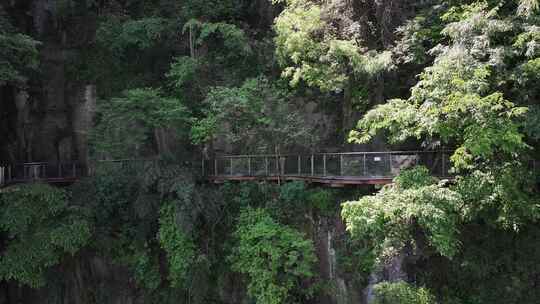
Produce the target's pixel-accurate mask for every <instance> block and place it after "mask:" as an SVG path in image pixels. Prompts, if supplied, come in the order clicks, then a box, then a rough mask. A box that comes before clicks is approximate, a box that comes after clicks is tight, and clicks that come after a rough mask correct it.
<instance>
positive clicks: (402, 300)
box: [373, 282, 436, 304]
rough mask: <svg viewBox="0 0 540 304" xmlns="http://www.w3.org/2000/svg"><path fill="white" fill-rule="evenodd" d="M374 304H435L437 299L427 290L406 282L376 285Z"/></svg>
mask: <svg viewBox="0 0 540 304" xmlns="http://www.w3.org/2000/svg"><path fill="white" fill-rule="evenodd" d="M374 291H375V300H374V302H373V304H434V303H436V302H435V298H434V297H433V295H432V294H431V293H430V292H429V290H427V289H426V288H423V287H420V288H417V287H414V286H411V285H410V284H407V283H405V282H396V283H390V282H383V283H379V284H377V285H375V287H374Z"/></svg>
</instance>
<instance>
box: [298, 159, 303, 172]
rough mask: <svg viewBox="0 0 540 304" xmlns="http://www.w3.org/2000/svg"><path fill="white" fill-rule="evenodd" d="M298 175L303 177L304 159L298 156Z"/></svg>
mask: <svg viewBox="0 0 540 304" xmlns="http://www.w3.org/2000/svg"><path fill="white" fill-rule="evenodd" d="M298 175H302V158H301V156H300V155H298Z"/></svg>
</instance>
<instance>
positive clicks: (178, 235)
mask: <svg viewBox="0 0 540 304" xmlns="http://www.w3.org/2000/svg"><path fill="white" fill-rule="evenodd" d="M158 237H159V243H160V244H161V247H162V248H163V249H164V250H165V252H166V253H167V262H168V265H169V281H170V282H171V286H173V287H183V286H185V284H186V281H187V280H189V275H190V269H191V266H192V264H193V263H194V261H195V244H194V243H193V241H192V240H191V239H190V238H189V236H188V235H186V233H184V232H183V231H181V230H180V229H178V225H177V224H176V209H175V208H174V205H172V204H167V205H165V206H163V207H162V208H161V210H160V218H159V234H158Z"/></svg>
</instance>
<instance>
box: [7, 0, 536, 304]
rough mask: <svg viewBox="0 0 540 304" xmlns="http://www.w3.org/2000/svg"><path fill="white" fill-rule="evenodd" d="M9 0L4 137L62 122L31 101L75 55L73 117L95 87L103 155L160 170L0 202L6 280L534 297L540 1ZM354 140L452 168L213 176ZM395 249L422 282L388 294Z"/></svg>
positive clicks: (35, 190) (209, 299)
mask: <svg viewBox="0 0 540 304" xmlns="http://www.w3.org/2000/svg"><path fill="white" fill-rule="evenodd" d="M8 2H9V3H8ZM8 2H6V3H2V4H0V94H1V95H0V98H4V97H8V98H7V99H8V100H9V101H8V102H7V103H3V101H0V111H1V112H0V114H1V117H0V128H2V130H8V129H9V128H8V126H9V127H11V128H13V126H15V125H16V126H17V128H18V127H19V126H20V125H25V126H31V127H32V128H33V129H37V128H39V126H41V125H40V123H37V122H41V121H42V118H43V117H48V116H47V115H49V112H54V110H55V109H53V108H52V107H49V106H50V105H44V106H41V105H39V103H38V102H35V101H38V100H40V98H41V97H40V96H41V95H46V96H47V98H49V99H50V98H56V95H55V94H54V93H51V94H49V93H48V92H49V91H48V90H49V88H48V87H47V88H41V86H42V84H43V83H44V81H43V79H41V75H40V74H39V70H40V65H39V64H40V62H39V60H38V59H40V58H44V59H46V60H49V62H48V64H56V61H54V60H58V61H59V62H62V68H59V69H58V70H59V71H60V70H62V72H58V73H60V74H61V73H65V74H62V75H55V76H58V79H59V80H58V82H59V83H60V82H61V84H58V86H59V88H50V89H51V91H50V92H53V91H54V90H53V89H56V90H59V91H62V92H66V93H65V98H64V99H65V100H64V99H62V102H64V103H65V109H62V110H61V111H64V112H66V113H67V112H69V111H71V110H72V108H73V104H72V103H73V102H76V100H78V98H79V97H76V96H71V91H72V90H73V91H76V88H78V87H80V86H83V85H86V84H95V85H96V87H97V93H98V105H97V117H96V118H95V126H94V128H93V130H92V131H91V133H90V138H91V156H92V157H94V158H99V159H114V158H132V159H141V158H151V159H156V160H155V161H140V162H139V161H138V162H135V161H134V162H132V163H130V164H129V165H123V164H122V163H115V162H102V163H98V164H97V165H95V166H94V167H93V168H92V169H93V170H92V171H93V173H94V174H93V176H92V177H89V178H86V179H83V180H81V181H80V182H78V183H76V184H75V185H74V186H73V187H71V188H69V189H64V190H60V189H57V188H52V187H47V186H44V185H40V184H37V185H31V186H16V187H10V188H7V189H6V190H5V191H4V190H2V192H0V207H1V208H0V209H1V211H0V233H1V235H2V237H1V240H0V243H1V245H2V248H1V250H0V254H1V256H0V258H1V259H0V278H1V279H2V280H4V281H6V282H7V281H9V282H10V283H7V285H9V284H11V282H16V283H20V284H23V285H29V286H31V287H42V286H44V285H45V284H49V285H50V286H53V285H55V284H56V285H57V286H61V287H58V288H59V289H61V288H64V285H62V284H67V283H65V282H67V281H68V280H71V279H69V278H68V279H65V280H64V281H62V279H58V277H62V274H66V276H69V275H71V274H73V276H76V275H79V274H80V269H84V268H85V267H86V268H91V269H93V268H92V267H93V266H88V265H89V264H91V263H94V262H95V260H99V261H101V262H102V263H104V264H107V265H110V267H111V268H112V269H114V271H118V272H119V273H121V274H122V275H119V276H123V277H122V280H124V281H129V283H130V284H132V285H133V286H130V287H129V288H132V289H133V290H135V291H134V292H133V293H134V294H136V295H137V297H139V298H138V300H139V299H140V301H141V302H144V303H160V304H161V303H240V302H242V301H244V302H249V301H252V302H255V303H304V302H308V301H314V302H316V301H318V300H321V301H325V300H327V299H326V297H330V298H331V299H332V300H336V298H335V297H336V294H338V293H340V294H347V296H348V297H350V298H349V299H347V300H348V301H349V302H359V301H360V300H359V299H356V298H354V297H357V296H358V295H356V294H355V292H356V291H359V290H362V288H364V287H366V285H367V284H371V285H374V284H375V283H379V284H376V285H375V287H374V289H373V290H374V293H375V295H376V296H375V298H374V301H375V302H374V303H379V304H383V303H419V304H428V303H452V304H454V303H462V304H468V303H474V304H484V303H505V304H509V303H512V304H513V303H516V304H517V303H520V304H521V303H535V302H537V301H538V298H539V291H538V288H537V286H538V284H539V279H538V278H539V277H540V271H539V269H538V266H537V265H538V263H540V252H539V248H540V245H539V244H540V243H539V242H538V240H539V239H540V231H539V230H538V229H537V228H536V227H537V226H538V221H539V220H540V204H539V202H540V195H539V191H538V174H537V173H536V172H531V162H530V161H531V159H537V158H538V149H539V148H540V104H539V100H540V86H538V83H539V81H540V47H539V46H540V15H539V13H540V12H539V10H540V3H539V1H538V0H505V1H503V0H452V1H443V0H432V1H412V0H410V1H409V0H400V1H345V0H328V1H315V0H274V1H267V0H261V1H258V0H257V1H248V0H211V1H203V0H186V1H175V0H160V1H147V0H130V1H119V0H112V1H95V0H87V1H75V0H57V1H48V3H51V5H50V8H49V7H48V8H47V9H44V10H43V12H46V14H45V15H47V17H46V18H45V17H43V16H41V15H39V14H38V13H36V11H38V7H37V6H35V7H34V4H35V3H33V2H32V1H20V2H19V1H8ZM31 2H32V4H31V5H30V3H31ZM52 3H54V4H52ZM40 16H41V17H43V18H45V19H47V22H44V23H43V24H41V23H40V20H41V21H43V20H45V19H43V20H42V19H40V18H41V17H40ZM81 20H82V21H81ZM78 25H83V26H81V28H82V29H81V28H79V27H78ZM38 26H41V28H38ZM33 27H35V28H33ZM44 29H46V30H44ZM79 36H80V39H74V38H79ZM75 40H77V41H75ZM79 40H80V41H79ZM38 41H40V42H38ZM41 45H44V47H43V50H44V51H43V53H41V51H42V48H41ZM57 51H58V54H48V53H47V52H52V53H54V52H57ZM41 55H43V56H42V57H40V56H41ZM53 55H58V56H53ZM49 57H54V60H52V59H51V58H49ZM57 57H58V58H57ZM45 67H46V68H47V66H45ZM55 80H57V79H56V78H55ZM51 83H56V81H51ZM20 89H24V90H26V91H27V93H28V94H29V95H28V96H30V98H29V100H28V101H29V102H28V106H29V107H28V108H27V110H28V111H29V113H26V114H29V115H26V116H28V118H24V121H19V120H20V119H23V118H20V117H22V116H25V115H18V114H25V113H22V112H19V109H18V108H17V105H16V104H14V101H15V94H16V93H18V92H19V90H20ZM38 92H41V93H38ZM49 95H50V96H49ZM47 98H46V99H47ZM11 99H13V100H11ZM12 103H13V104H12ZM5 105H6V106H5ZM55 106H56V105H55ZM62 106H64V105H62ZM15 114H17V115H15ZM66 115H67V114H66ZM11 116H13V117H11ZM15 116H17V118H15ZM19 116H20V117H19ZM55 119H56V117H54V119H53V120H55ZM358 119H359V120H358ZM357 120H358V122H357V124H356V126H355V125H354V123H355V122H356V121H357ZM74 123H75V122H73V121H70V119H66V121H65V123H64V122H63V121H62V122H58V126H57V125H54V126H52V127H51V128H57V129H62V130H61V132H60V131H59V132H58V133H62V134H63V133H66V134H67V133H71V129H69V128H70V127H71V125H72V124H74ZM63 124H65V125H66V126H63ZM12 125H13V126H12ZM47 127H48V125H47ZM33 129H32V130H33ZM351 129H352V130H351ZM37 131H40V130H36V132H37ZM46 131H47V132H49V131H50V130H48V129H47V130H46ZM51 132H52V131H51ZM13 133H16V134H9V135H7V136H8V137H14V138H15V137H17V138H19V137H21V138H23V139H24V140H23V141H25V140H27V139H28V140H30V139H29V138H26V137H27V135H28V134H26V133H25V132H20V130H19V129H17V130H14V132H13ZM23 133H24V134H23ZM30 133H31V132H30ZM32 134H33V133H32ZM35 134H36V135H35V136H38V135H37V134H41V133H39V132H37V133H35ZM343 134H349V136H348V143H349V144H354V145H356V144H360V145H363V146H354V147H352V146H350V145H348V144H347V143H346V141H347V139H345V140H343ZM28 136H29V135H28ZM62 136H63V135H62ZM66 136H67V135H66ZM0 137H1V138H3V137H2V136H0ZM29 137H31V136H29ZM61 139H62V137H60V138H52V139H50V140H51V141H54V142H55V144H56V145H57V149H56V150H57V151H56V153H57V154H58V155H50V156H48V157H49V158H51V159H54V158H55V157H59V158H60V154H62V153H61V152H63V151H61V150H62V149H60V143H57V142H59V141H60V140H61ZM18 140H19V139H16V140H15V141H11V142H17V144H18V145H20V146H24V145H26V142H18ZM62 147H63V146H62ZM348 149H350V150H354V151H371V150H375V149H388V150H389V149H395V150H401V149H403V150H408V149H415V150H419V149H425V150H437V149H443V150H445V151H447V153H449V154H451V158H450V163H449V164H448V166H449V167H450V173H451V174H452V178H451V179H450V180H440V179H439V178H437V177H434V176H432V174H433V172H430V171H429V169H427V168H424V167H414V168H408V169H407V170H404V168H392V169H399V171H400V174H399V176H397V177H396V178H395V179H394V182H393V183H392V184H391V185H387V186H384V187H382V188H380V189H376V190H375V189H373V188H368V187H367V186H366V187H365V189H367V190H366V191H363V192H358V191H354V190H350V189H339V190H336V189H323V188H315V187H312V186H310V185H306V184H304V183H302V182H288V183H281V180H280V181H279V183H278V184H277V185H276V184H271V183H257V182H251V183H245V184H244V183H226V184H224V185H220V186H215V185H208V184H205V183H200V181H201V179H198V175H199V172H201V171H200V170H201V168H200V163H199V162H198V161H199V159H200V158H201V154H202V157H203V158H206V159H210V158H212V156H213V153H214V152H216V153H222V152H225V153H233V154H243V153H276V154H286V153H289V152H291V153H295V152H298V151H303V152H308V151H309V153H311V152H313V151H315V150H321V151H335V150H348ZM201 152H202V153H201ZM157 159H160V160H159V161H158V160H157ZM165 160H168V161H170V160H174V161H172V162H167V161H165ZM442 161H444V160H443V159H440V158H437V159H434V160H433V162H434V163H437V164H440V162H442ZM179 164H181V166H180V165H179ZM445 164H446V163H445ZM392 172H394V171H392ZM195 181H197V182H195ZM344 201H347V202H345V203H344V204H340V203H342V202H344ZM341 219H342V220H343V221H344V223H341V221H340V220H341ZM343 224H344V225H343ZM343 227H346V230H347V232H346V233H345V231H343V230H344V228H343ZM340 232H341V233H340ZM331 238H332V239H331ZM330 239H331V240H330ZM325 246H326V247H325ZM330 247H332V248H330ZM321 257H322V259H321ZM396 257H397V258H402V260H400V261H401V262H400V263H402V264H403V265H401V264H400V265H398V266H400V267H398V268H399V269H400V270H401V271H404V272H406V274H405V275H404V276H402V277H400V279H403V280H405V281H407V282H405V281H402V282H401V281H400V282H392V283H388V282H373V280H372V278H374V277H379V279H380V280H384V279H386V277H385V276H386V275H387V274H386V273H385V271H386V272H388V271H387V269H386V268H385V267H388V264H389V263H393V262H396V260H399V259H397V258H396ZM88 261H93V262H88ZM85 263H86V264H85ZM317 263H318V264H317ZM327 264H328V265H327ZM85 265H86V266H85ZM391 266H393V267H394V266H396V265H391ZM318 270H320V271H318ZM88 272H91V271H88ZM319 272H320V273H319ZM377 275H378V276H377ZM79 277H81V278H82V277H84V275H82V276H79ZM81 278H77V280H79V279H80V280H86V281H85V282H91V283H88V284H89V285H90V287H88V288H86V289H87V290H93V291H92V292H88V293H89V294H90V293H91V294H92V296H88V300H87V301H81V302H84V303H86V302H88V303H94V302H95V303H100V302H103V303H107V301H106V300H103V299H107V296H110V294H109V293H112V292H113V291H114V287H111V288H103V286H102V285H98V284H97V283H95V282H94V281H92V279H88V278H86V277H85V278H83V279H81ZM125 278H129V280H126V279H125ZM131 279H133V280H131ZM325 279H328V281H325ZM77 280H75V279H73V280H72V281H77ZM58 282H61V283H58ZM77 282H79V281H77ZM239 282H241V283H242V284H239ZM2 284H3V282H2ZM77 284H78V283H77ZM92 284H94V285H92ZM7 285H6V286H7ZM2 286H3V285H2ZM10 286H11V285H10ZM419 286H422V287H419ZM371 287H373V286H370V288H371ZM2 288H3V287H2ZM126 288H127V287H126ZM343 290H344V291H343ZM51 293H52V292H51ZM1 295H2V294H0V296H1ZM317 297H319V298H320V299H319V298H317ZM90 298H91V300H90ZM312 298H315V299H313V300H312ZM0 299H1V298H0ZM336 301H337V300H336ZM337 302H340V301H337Z"/></svg>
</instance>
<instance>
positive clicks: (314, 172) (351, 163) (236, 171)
mask: <svg viewBox="0 0 540 304" xmlns="http://www.w3.org/2000/svg"><path fill="white" fill-rule="evenodd" d="M449 155H450V153H448V152H425V151H396V152H351V153H317V154H309V155H292V154H287V155H234V156H217V157H215V158H214V159H206V160H203V162H202V168H201V169H202V173H203V175H205V176H235V177H241V176H245V177H257V176H278V175H282V176H318V177H321V176H322V177H324V176H329V177H330V176H332V177H361V178H371V177H373V178H386V177H388V178H390V177H394V176H396V175H398V174H399V172H400V171H401V170H403V169H405V168H409V167H413V166H416V165H423V166H425V167H427V168H428V169H429V170H430V171H431V173H432V174H433V175H435V176H439V177H447V176H450V174H449V168H450V161H449Z"/></svg>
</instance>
